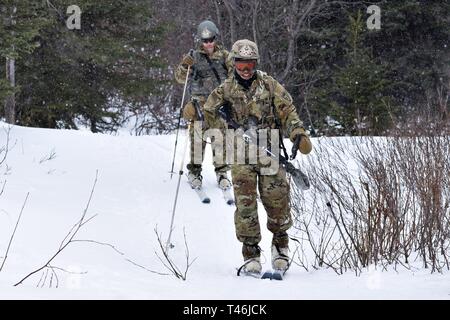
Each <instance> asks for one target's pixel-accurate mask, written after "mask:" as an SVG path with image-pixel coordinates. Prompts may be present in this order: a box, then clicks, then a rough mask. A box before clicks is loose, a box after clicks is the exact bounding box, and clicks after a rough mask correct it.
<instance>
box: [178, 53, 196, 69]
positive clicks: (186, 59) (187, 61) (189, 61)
mask: <svg viewBox="0 0 450 320" xmlns="http://www.w3.org/2000/svg"><path fill="white" fill-rule="evenodd" d="M181 64H182V65H183V66H185V67H186V68H187V67H192V65H193V64H194V58H193V57H192V56H191V55H190V54H187V55H185V56H184V57H183V60H181Z"/></svg>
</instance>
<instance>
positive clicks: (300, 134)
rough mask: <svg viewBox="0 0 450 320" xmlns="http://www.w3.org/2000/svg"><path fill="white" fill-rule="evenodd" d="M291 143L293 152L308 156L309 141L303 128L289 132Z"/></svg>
mask: <svg viewBox="0 0 450 320" xmlns="http://www.w3.org/2000/svg"><path fill="white" fill-rule="evenodd" d="M290 138H291V141H292V142H293V143H294V145H293V146H292V147H293V148H292V149H293V150H294V148H295V150H300V152H301V153H303V154H308V153H310V152H311V150H312V144H311V140H310V139H309V137H308V135H307V134H306V132H305V130H304V129H303V128H295V129H294V130H292V132H291V136H290Z"/></svg>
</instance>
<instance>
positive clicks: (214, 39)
mask: <svg viewBox="0 0 450 320" xmlns="http://www.w3.org/2000/svg"><path fill="white" fill-rule="evenodd" d="M214 41H216V37H212V38H208V39H202V42H203V43H213V42H214Z"/></svg>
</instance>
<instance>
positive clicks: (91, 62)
mask: <svg viewBox="0 0 450 320" xmlns="http://www.w3.org/2000/svg"><path fill="white" fill-rule="evenodd" d="M50 3H51V6H50V7H48V8H47V9H48V12H49V14H51V15H52V17H53V18H54V19H53V20H52V23H51V24H50V25H48V26H47V27H46V28H45V29H43V30H42V32H41V33H40V37H39V48H38V49H36V50H35V51H34V52H33V54H32V55H31V56H29V57H28V59H27V60H26V61H24V62H23V64H22V65H21V68H20V70H19V76H20V77H21V78H22V79H24V83H25V85H24V86H23V87H22V90H21V93H20V95H19V99H20V101H21V108H20V110H19V113H18V114H19V123H20V124H22V125H28V126H39V127H49V128H77V126H78V125H80V124H83V125H87V126H88V127H89V128H90V129H91V130H92V131H93V132H97V131H111V130H115V129H116V128H117V127H118V126H119V125H120V122H121V119H122V117H123V116H124V114H125V113H126V107H127V102H128V101H129V100H130V97H136V96H146V95H149V94H151V93H154V92H155V91H156V88H158V87H159V84H160V81H159V80H158V79H156V78H155V76H154V74H155V72H157V71H156V70H158V68H161V67H162V66H163V63H162V60H161V59H160V58H159V57H157V55H156V54H157V47H156V44H157V43H158V42H159V41H160V37H161V35H162V34H163V32H164V28H162V27H160V26H159V25H157V24H156V23H154V21H153V20H152V12H151V8H152V6H151V3H150V2H149V1H144V0H133V1H111V2H110V1H108V2H104V1H100V2H99V1H93V0H83V1H78V2H77V5H78V6H79V7H80V9H81V29H80V30H76V29H75V30H69V29H68V28H67V26H66V19H67V17H68V15H67V14H66V10H67V7H68V6H69V5H71V4H72V1H67V0H66V1H56V0H55V1H51V2H50Z"/></svg>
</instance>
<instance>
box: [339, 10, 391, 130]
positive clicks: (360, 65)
mask: <svg viewBox="0 0 450 320" xmlns="http://www.w3.org/2000/svg"><path fill="white" fill-rule="evenodd" d="M349 20H350V21H349V27H348V31H347V50H346V54H345V56H344V63H345V64H344V66H343V67H337V70H336V72H335V76H334V85H335V90H336V91H335V92H334V94H333V95H334V96H335V97H336V100H334V101H333V102H334V103H333V104H332V107H333V111H334V112H335V115H336V116H337V118H338V121H339V122H340V123H341V124H343V125H344V127H345V128H346V133H350V134H358V135H362V134H381V133H383V130H385V129H387V128H389V126H390V121H389V120H390V117H389V111H392V110H389V105H390V103H389V99H388V97H387V96H386V95H385V92H386V88H387V87H388V84H389V82H388V80H387V77H386V68H385V66H383V65H382V64H381V61H377V60H380V59H374V57H373V55H372V54H371V52H370V49H369V48H368V47H365V46H363V45H362V39H363V36H362V34H363V33H365V32H369V31H367V29H366V28H365V23H364V22H365V21H364V20H363V17H362V14H361V12H360V11H359V12H358V13H357V14H356V16H354V17H353V16H350V17H349Z"/></svg>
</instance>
